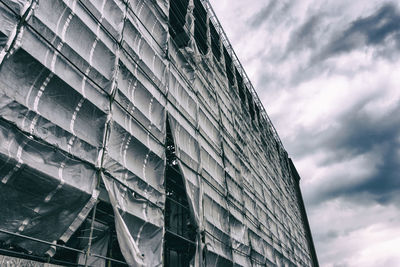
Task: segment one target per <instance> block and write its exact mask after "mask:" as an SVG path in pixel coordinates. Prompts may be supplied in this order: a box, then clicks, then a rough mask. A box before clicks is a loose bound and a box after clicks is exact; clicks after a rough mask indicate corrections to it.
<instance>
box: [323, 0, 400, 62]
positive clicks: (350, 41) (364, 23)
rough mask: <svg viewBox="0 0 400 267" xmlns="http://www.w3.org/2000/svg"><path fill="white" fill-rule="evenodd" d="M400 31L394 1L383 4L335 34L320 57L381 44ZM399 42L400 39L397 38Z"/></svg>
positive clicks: (399, 13)
mask: <svg viewBox="0 0 400 267" xmlns="http://www.w3.org/2000/svg"><path fill="white" fill-rule="evenodd" d="M399 33H400V12H399V10H397V7H396V6H395V5H394V4H392V3H387V4H385V5H383V6H382V7H381V8H380V9H379V10H377V11H376V13H374V14H372V15H371V16H368V17H364V18H359V19H357V20H355V21H353V22H352V23H351V24H350V26H349V27H348V28H347V29H346V30H344V31H343V32H340V33H339V34H337V35H335V36H334V37H333V38H332V40H331V41H330V42H329V44H328V45H327V46H326V47H325V48H324V49H323V51H322V53H321V54H320V55H319V58H320V59H326V58H328V57H331V56H334V55H337V54H340V53H346V52H350V51H352V50H354V49H357V48H360V47H364V46H366V45H368V46H379V45H381V44H383V43H385V41H386V39H387V38H388V37H390V36H397V38H399ZM397 42H398V44H399V43H400V39H397Z"/></svg>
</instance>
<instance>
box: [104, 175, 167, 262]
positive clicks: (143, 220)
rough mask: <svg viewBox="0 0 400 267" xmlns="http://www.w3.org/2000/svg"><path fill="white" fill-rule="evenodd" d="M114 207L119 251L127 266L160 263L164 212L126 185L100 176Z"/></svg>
mask: <svg viewBox="0 0 400 267" xmlns="http://www.w3.org/2000/svg"><path fill="white" fill-rule="evenodd" d="M102 179H103V182H104V184H105V186H106V189H107V192H108V195H109V197H110V202H111V205H112V207H113V210H114V216H115V228H116V232H117V238H118V243H119V245H120V248H121V252H122V255H124V258H125V260H126V262H127V263H128V264H129V265H130V266H161V265H162V247H163V224H164V222H163V221H164V215H163V212H162V209H161V208H159V207H156V206H154V205H152V204H150V203H149V202H148V201H147V200H145V199H142V198H140V197H139V196H137V195H136V194H135V193H134V192H133V191H131V190H129V189H127V188H126V186H124V185H122V184H121V183H119V182H117V181H115V180H114V179H113V178H111V177H108V176H106V175H103V176H102Z"/></svg>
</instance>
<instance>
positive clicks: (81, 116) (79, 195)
mask: <svg viewBox="0 0 400 267" xmlns="http://www.w3.org/2000/svg"><path fill="white" fill-rule="evenodd" d="M171 1H172V0H171ZM171 1H168V0H151V1H147V0H146V1H145V0H99V1H95V0H93V1H81V0H25V1H23V0H0V140H1V142H0V210H1V211H2V212H1V213H0V245H1V246H2V247H3V246H8V247H13V248H14V247H16V248H18V249H20V250H23V253H25V255H30V256H38V257H45V256H46V255H47V256H50V257H54V256H55V255H56V256H55V258H57V255H59V254H57V253H59V252H60V251H62V249H63V248H62V246H61V245H60V244H67V245H69V244H70V243H71V242H72V241H71V240H75V239H74V237H75V236H76V235H77V234H78V232H79V231H80V230H79V231H78V229H83V228H87V229H90V232H85V233H84V234H82V235H81V237H80V238H81V239H82V240H81V241H80V242H77V241H76V242H75V241H74V242H75V243H76V246H77V247H76V251H75V252H76V253H78V254H79V255H78V257H77V263H79V264H88V265H94V266H106V263H107V261H109V260H114V261H115V259H111V258H109V257H108V256H109V254H110V251H111V250H110V247H117V248H118V249H117V251H120V253H121V254H122V256H121V257H122V258H121V259H118V260H116V261H117V262H119V263H124V262H126V264H128V265H130V266H152V267H153V266H162V265H163V264H164V262H165V260H166V258H165V255H164V249H166V247H165V246H166V245H165V240H166V237H165V236H166V232H167V230H166V226H165V225H166V222H165V220H166V219H165V218H166V215H165V213H166V212H167V211H166V203H167V202H166V201H167V200H166V199H167V198H168V194H167V191H166V179H167V177H166V174H165V173H166V167H167V161H168V158H167V155H166V142H167V141H166V140H167V138H166V136H167V128H168V127H169V128H170V131H171V134H172V138H173V143H174V149H173V151H174V157H176V161H177V162H176V166H177V168H178V169H179V171H180V173H181V175H182V177H183V187H184V192H185V199H187V204H188V209H189V210H190V218H191V220H192V221H193V223H194V227H195V230H194V233H195V237H194V239H193V240H194V241H190V240H189V241H188V242H189V243H190V242H192V243H193V244H194V246H195V249H194V250H193V253H194V256H193V258H192V259H190V265H191V266H274V265H276V266H311V265H312V264H313V263H314V262H315V261H314V259H313V254H312V253H313V252H312V250H313V247H312V240H311V239H310V233H309V229H308V228H307V227H308V226H307V225H308V224H307V222H306V220H307V219H306V217H305V213H304V211H303V209H304V207H303V206H302V200H301V194H300V191H299V188H298V179H299V178H298V177H297V176H296V175H297V172H295V169H294V165H290V164H289V159H288V156H287V153H286V152H285V150H284V148H283V146H282V144H281V143H280V141H279V138H277V136H276V133H275V132H274V130H273V126H272V125H271V124H270V122H269V120H268V119H267V118H268V117H267V115H266V113H265V112H264V113H263V109H262V106H261V105H260V103H259V100H258V98H257V96H256V95H255V92H253V91H252V90H253V89H251V88H250V87H249V83H248V82H247V81H246V79H245V78H244V77H242V76H243V72H242V71H241V70H240V68H239V67H240V66H239V65H238V64H239V63H238V62H237V60H235V58H234V57H233V56H234V55H233V54H232V52H231V50H230V49H231V47H230V45H229V42H228V41H227V39H226V36H225V35H223V34H222V33H223V31H221V28H220V25H219V24H217V23H216V21H215V18H214V19H212V16H211V15H212V14H210V12H212V10H211V9H210V6H209V3H208V2H207V1H198V0H174V1H178V2H173V5H171V3H172V2H171ZM173 16H175V17H173ZM179 23H180V24H179ZM174 27H175V28H174ZM257 101H258V102H257ZM167 121H168V122H167ZM167 123H168V124H167ZM167 125H168V127H167ZM169 128H168V129H169ZM100 202H101V203H103V204H102V205H103V206H104V205H109V206H110V210H109V211H108V212H109V214H106V215H107V216H108V215H110V216H109V217H110V218H111V219H109V221H111V223H108V224H105V223H104V224H103V223H102V222H101V220H95V219H94V217H95V211H96V207H97V206H96V205H99V204H98V203H100ZM104 203H106V204H104ZM107 207H108V206H107ZM91 211H92V213H91ZM89 214H93V215H91V216H92V217H90V215H89ZM106 215H104V216H106ZM113 231H115V234H116V236H117V241H116V242H117V245H115V244H113V237H114V236H115V234H114V235H113V233H114V232H113ZM93 235H95V236H96V238H93ZM310 240H311V241H310ZM92 241H93V242H92ZM310 244H311V245H310ZM163 255H164V256H163Z"/></svg>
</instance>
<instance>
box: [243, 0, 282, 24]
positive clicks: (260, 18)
mask: <svg viewBox="0 0 400 267" xmlns="http://www.w3.org/2000/svg"><path fill="white" fill-rule="evenodd" d="M277 3H278V0H271V1H270V2H269V3H268V5H266V6H265V7H263V8H262V9H261V10H260V11H258V12H257V13H256V14H255V15H254V16H253V17H252V18H251V19H250V20H249V21H248V23H249V24H250V25H251V26H252V27H259V26H260V25H262V24H263V23H264V22H265V21H267V20H268V18H269V17H270V16H271V14H272V11H273V10H274V9H275V7H276V5H277Z"/></svg>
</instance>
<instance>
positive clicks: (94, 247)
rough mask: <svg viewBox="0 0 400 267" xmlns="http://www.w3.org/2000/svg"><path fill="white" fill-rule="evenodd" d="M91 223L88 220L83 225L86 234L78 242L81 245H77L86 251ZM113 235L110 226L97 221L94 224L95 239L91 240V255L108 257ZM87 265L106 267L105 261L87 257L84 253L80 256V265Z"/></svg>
mask: <svg viewBox="0 0 400 267" xmlns="http://www.w3.org/2000/svg"><path fill="white" fill-rule="evenodd" d="M91 223H92V221H91V220H87V221H86V222H85V223H83V224H82V226H83V233H84V234H83V235H82V237H81V239H80V240H79V241H78V242H79V244H78V245H77V247H78V248H80V249H81V250H84V251H87V250H88V246H89V245H88V243H89V237H90V227H91ZM111 234H112V233H111V231H110V229H109V227H108V226H106V225H104V224H102V223H99V222H96V221H95V222H93V239H92V240H91V246H90V253H92V254H96V255H100V256H104V257H106V256H107V249H108V246H109V244H110V237H111ZM86 257H87V258H86ZM85 263H86V264H87V265H88V266H96V267H97V266H99V267H106V260H105V259H102V258H99V257H94V256H86V255H85V254H82V253H81V254H79V257H78V264H82V265H85Z"/></svg>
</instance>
